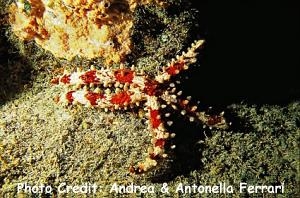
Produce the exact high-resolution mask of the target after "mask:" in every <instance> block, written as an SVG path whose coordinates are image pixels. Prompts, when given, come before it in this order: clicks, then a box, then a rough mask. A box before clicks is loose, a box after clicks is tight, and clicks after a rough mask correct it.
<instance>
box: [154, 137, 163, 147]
mask: <svg viewBox="0 0 300 198" xmlns="http://www.w3.org/2000/svg"><path fill="white" fill-rule="evenodd" d="M165 143H166V140H165V139H162V138H161V139H157V140H156V142H155V144H154V145H155V146H156V147H159V148H164V146H165Z"/></svg>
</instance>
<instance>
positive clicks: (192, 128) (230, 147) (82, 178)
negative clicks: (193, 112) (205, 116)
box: [0, 0, 300, 197]
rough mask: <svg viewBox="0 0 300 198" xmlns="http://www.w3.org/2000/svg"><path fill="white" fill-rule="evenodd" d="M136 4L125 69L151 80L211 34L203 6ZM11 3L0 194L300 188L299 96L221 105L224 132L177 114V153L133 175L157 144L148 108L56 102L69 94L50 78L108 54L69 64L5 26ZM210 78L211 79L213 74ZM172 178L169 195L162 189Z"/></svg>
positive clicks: (4, 36)
mask: <svg viewBox="0 0 300 198" xmlns="http://www.w3.org/2000/svg"><path fill="white" fill-rule="evenodd" d="M18 2H19V1H18ZM24 2H33V1H23V3H24ZM45 2H46V1H45ZM47 2H51V1H47ZM52 2H56V1H52ZM66 2H73V3H76V2H77V1H66ZM86 2H89V1H86ZM109 2H116V3H119V2H125V1H109ZM126 2H127V1H126ZM140 2H141V3H140V5H136V7H134V10H132V13H131V14H132V18H130V20H132V26H130V28H131V30H132V32H131V34H130V35H128V36H130V39H131V41H132V43H131V44H132V46H131V47H132V48H130V53H129V51H128V53H127V52H126V53H123V54H122V53H121V54H122V57H123V55H124V57H123V58H124V59H123V61H124V64H125V66H129V65H131V64H134V65H135V66H136V68H137V69H140V70H142V69H143V70H145V72H146V73H147V74H149V75H150V76H151V75H154V74H156V72H157V71H158V69H160V68H162V67H163V66H164V65H165V64H166V63H168V62H169V61H170V59H171V58H173V57H175V56H176V55H178V54H180V53H181V52H182V51H184V50H186V48H187V47H188V46H189V45H190V43H191V42H192V41H193V40H195V39H199V38H202V37H201V36H202V35H205V34H206V33H205V34H204V33H203V32H201V31H199V29H201V28H200V27H199V26H201V24H199V19H198V17H199V16H200V15H199V12H198V11H197V9H196V8H195V6H194V5H193V4H191V3H190V2H189V1H175V0H174V1H168V2H169V4H168V5H164V4H163V5H161V4H160V2H162V1H140ZM11 3H12V2H11V1H5V0H0V14H1V18H2V19H1V20H0V23H1V30H0V34H1V36H0V79H1V89H0V196H1V197H16V196H19V197H22V196H23V197H47V196H48V197H57V196H58V197H64V196H65V197H74V196H79V197H105V196H107V197H111V196H115V195H116V193H115V192H114V190H112V186H113V185H114V184H118V185H126V186H130V185H132V184H133V185H135V186H138V185H139V186H142V185H145V186H146V187H148V188H150V189H148V190H149V191H150V192H148V193H142V192H140V191H139V190H137V192H136V193H128V194H125V196H127V195H128V196H144V197H158V196H159V197H163V196H172V197H191V196H195V197H199V196H204V197H213V196H215V195H216V194H213V193H199V192H195V193H194V192H191V193H189V192H188V190H187V191H186V193H182V191H181V190H180V188H179V187H180V186H181V184H182V186H184V185H186V186H192V185H196V186H199V185H202V186H203V185H206V186H213V185H216V186H219V185H223V184H224V183H225V185H226V186H227V187H228V186H232V188H233V193H230V192H227V193H226V194H225V193H222V192H220V193H217V195H218V196H220V197H239V196H252V195H254V194H250V193H245V192H244V193H242V194H241V193H240V192H239V185H240V183H241V182H246V183H248V184H251V185H268V186H276V185H282V184H284V193H282V192H281V191H280V192H279V193H278V194H276V196H278V197H295V196H296V195H297V194H299V189H298V186H299V180H300V178H299V167H300V164H299V162H300V160H299V143H300V136H299V134H300V130H299V125H300V121H299V117H300V104H299V101H297V98H296V99H295V100H290V101H289V102H288V103H284V104H280V105H274V104H267V103H265V104H250V103H247V102H242V101H238V102H237V101H232V102H230V103H227V104H226V105H225V106H224V107H222V108H220V107H217V108H216V111H225V117H226V119H227V120H228V123H229V122H232V125H231V126H230V127H229V128H228V129H211V130H210V129H203V128H202V125H197V124H196V123H191V122H189V120H186V119H184V117H183V116H181V115H180V114H179V115H177V114H174V115H172V116H173V117H172V118H173V119H174V121H175V123H174V125H173V127H171V129H172V130H174V132H175V133H176V136H175V139H174V140H173V143H174V144H175V145H176V148H175V149H173V151H172V153H171V155H170V156H169V157H168V158H166V159H165V160H164V161H162V162H160V163H159V164H158V166H157V167H156V168H155V169H154V170H152V171H150V172H148V173H146V174H144V175H143V174H141V175H135V174H131V173H130V172H129V167H130V166H131V165H133V164H135V163H137V162H139V161H141V160H142V159H144V158H145V156H147V149H146V148H148V147H149V145H150V144H151V142H150V138H149V133H148V131H147V124H146V121H147V120H146V119H145V118H144V114H145V112H144V110H143V108H137V109H134V110H132V111H119V112H118V111H114V112H104V111H101V110H99V109H96V108H85V107H82V106H77V105H74V106H61V105H59V104H57V103H56V101H55V98H56V96H57V95H59V94H60V93H62V92H64V91H65V90H63V88H59V87H55V86H53V85H51V83H50V82H51V79H52V78H53V77H55V76H57V75H60V74H61V73H62V72H63V70H64V69H66V68H67V69H69V70H72V69H73V68H74V66H82V67H84V68H88V67H89V66H90V65H91V64H93V65H95V66H96V67H98V68H100V67H101V65H103V64H105V63H104V61H105V60H104V59H103V58H99V57H94V58H93V59H88V58H91V57H88V58H84V57H75V58H74V59H73V60H72V61H68V60H64V59H61V58H57V57H55V55H53V54H51V53H50V52H49V51H46V50H44V49H42V48H41V47H40V46H39V45H36V44H35V43H34V42H32V41H22V40H20V39H19V38H18V36H17V35H15V34H14V31H13V30H12V28H13V27H11V26H10V24H9V22H10V21H9V14H8V12H9V5H11ZM158 4H159V5H158ZM118 5H119V4H118ZM81 14H82V13H81ZM125 18H126V17H125ZM126 20H127V18H126ZM128 28H129V27H128ZM122 30H123V29H122ZM125 30H126V29H124V31H125ZM202 33H203V34H202ZM204 39H206V38H204ZM120 44H122V42H120ZM207 45H209V43H208V44H207ZM205 47H206V46H204V48H205ZM86 50H89V49H86ZM50 51H51V50H50ZM200 52H202V51H200ZM116 62H117V61H116ZM200 62H201V60H200ZM198 65H199V62H197V63H196V64H195V65H194V66H195V67H194V69H192V71H191V72H187V76H184V77H190V78H191V79H192V80H193V79H195V78H198V76H197V74H198V73H197V72H194V71H196V70H201V67H197V66H198ZM117 66H118V65H117V64H112V65H111V67H117ZM224 67H225V66H224ZM202 71H203V70H201V72H202ZM215 72H216V73H217V72H218V71H215ZM195 75H196V76H195ZM201 75H206V74H201ZM207 75H210V76H212V78H211V79H213V80H214V78H213V74H211V73H210V74H207ZM184 77H183V79H184ZM201 77H202V76H201ZM210 86H212V87H213V88H212V89H213V90H214V92H218V91H219V90H218V89H220V86H215V85H214V84H213V83H211V82H209V83H205V84H204V85H203V84H195V83H194V81H192V83H191V82H188V83H187V84H185V83H182V84H181V86H180V89H182V90H183V91H185V90H187V92H188V93H189V94H191V95H192V97H195V96H196V99H197V96H201V95H202V94H203V91H202V89H201V88H203V87H210ZM216 87H217V88H216ZM221 93H223V92H221ZM229 93H230V92H229ZM219 95H221V96H222V94H219ZM200 98H201V97H200ZM196 99H195V100H196ZM220 100H221V99H220ZM206 105H210V104H209V103H208V104H202V103H200V104H199V108H200V109H203V110H204V111H206V110H207V111H210V110H209V108H207V109H206V108H205V106H206ZM220 106H221V105H220ZM211 111H213V110H211ZM21 183H23V184H25V183H27V185H28V186H33V185H45V186H50V187H51V188H52V193H50V194H49V195H48V194H46V192H45V191H44V193H26V192H24V191H22V192H19V193H18V192H17V187H18V185H20V184H21ZM65 183H66V184H68V185H73V186H74V185H85V184H86V183H88V184H86V185H89V186H91V185H93V184H95V185H97V186H98V189H97V192H96V193H95V194H93V193H92V194H85V193H82V194H74V193H71V192H70V193H68V194H63V193H58V191H59V186H60V185H64V184H65ZM220 183H221V184H220ZM166 184H167V185H168V192H169V193H166V192H164V191H163V192H162V191H161V190H162V187H163V185H166ZM100 187H102V188H100ZM151 188H153V189H154V191H155V192H154V193H151ZM91 189H92V187H91ZM110 191H112V192H110ZM196 191H197V188H196ZM273 195H274V194H271V193H266V192H265V193H264V194H261V193H258V194H255V196H265V197H271V196H273ZM121 196H123V194H122V195H121Z"/></svg>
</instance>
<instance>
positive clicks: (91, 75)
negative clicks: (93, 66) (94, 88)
mask: <svg viewBox="0 0 300 198" xmlns="http://www.w3.org/2000/svg"><path fill="white" fill-rule="evenodd" d="M80 79H81V80H83V82H84V83H85V84H90V83H94V84H96V83H99V79H98V78H97V76H96V70H91V71H87V72H85V73H84V74H82V75H81V76H80Z"/></svg>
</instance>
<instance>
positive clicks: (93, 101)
mask: <svg viewBox="0 0 300 198" xmlns="http://www.w3.org/2000/svg"><path fill="white" fill-rule="evenodd" d="M85 97H86V99H88V101H90V103H91V105H93V106H94V105H97V100H98V99H101V98H104V95H103V94H100V93H94V92H88V93H87V94H86V95H85Z"/></svg>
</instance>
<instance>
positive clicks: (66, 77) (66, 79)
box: [60, 74, 71, 84]
mask: <svg viewBox="0 0 300 198" xmlns="http://www.w3.org/2000/svg"><path fill="white" fill-rule="evenodd" d="M70 76H71V75H66V74H65V75H63V76H62V77H61V78H60V82H62V83H64V84H70V80H71V79H70Z"/></svg>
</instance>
